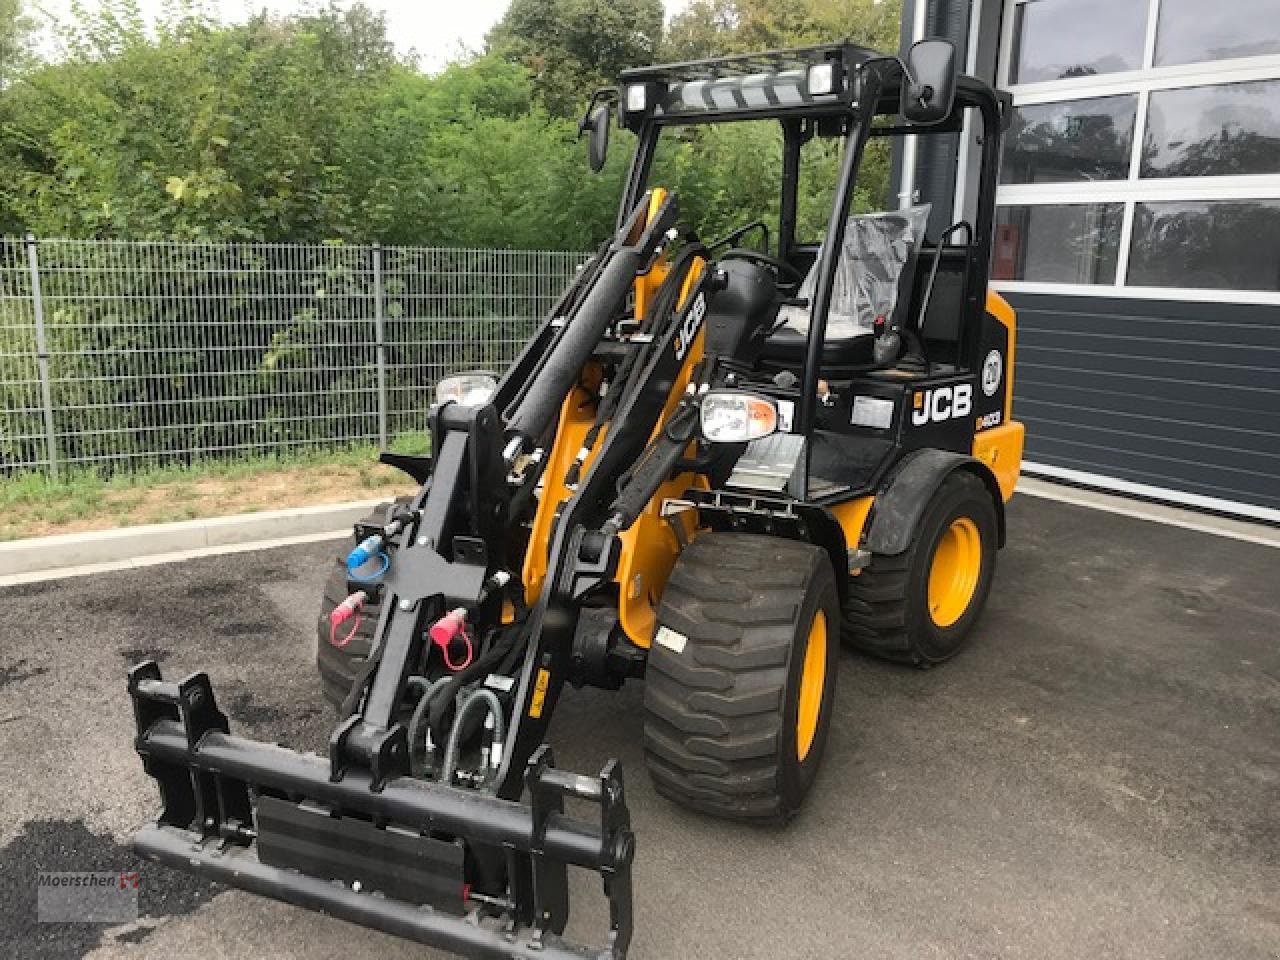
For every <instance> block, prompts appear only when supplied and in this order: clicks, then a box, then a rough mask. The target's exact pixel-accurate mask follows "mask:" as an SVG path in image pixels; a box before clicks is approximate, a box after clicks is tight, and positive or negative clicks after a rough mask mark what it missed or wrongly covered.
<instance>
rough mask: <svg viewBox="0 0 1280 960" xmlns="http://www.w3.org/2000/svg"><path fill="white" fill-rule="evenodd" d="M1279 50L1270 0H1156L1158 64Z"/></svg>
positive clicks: (1279, 31)
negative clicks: (1157, 13)
mask: <svg viewBox="0 0 1280 960" xmlns="http://www.w3.org/2000/svg"><path fill="white" fill-rule="evenodd" d="M1268 53H1280V10H1277V9H1276V2H1275V0H1225V2H1222V0H1220V2H1217V3H1212V2H1206V0H1161V3H1160V18H1159V22H1158V25H1157V27H1156V56H1155V63H1156V66H1158V67H1164V66H1169V65H1171V64H1180V63H1202V62H1204V61H1206V60H1229V59H1231V58H1234V57H1257V56H1262V55H1263V54H1268Z"/></svg>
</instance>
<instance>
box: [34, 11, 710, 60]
mask: <svg viewBox="0 0 1280 960" xmlns="http://www.w3.org/2000/svg"><path fill="white" fill-rule="evenodd" d="M366 2H367V3H368V5H369V6H371V7H373V8H375V9H381V10H384V11H385V12H386V14H387V26H388V28H389V32H390V34H391V39H392V40H393V41H395V44H396V46H397V48H399V49H400V50H401V51H402V52H404V53H408V52H409V51H410V50H417V52H418V53H419V55H420V56H421V58H422V65H423V66H424V67H425V68H427V69H437V68H439V67H441V66H443V65H444V64H445V63H446V62H447V61H448V60H449V59H450V58H451V57H452V56H454V55H456V54H457V53H459V52H460V51H461V50H463V49H472V50H474V49H478V48H479V47H480V46H481V44H482V43H483V42H484V35H485V33H486V32H487V31H488V29H489V28H490V27H491V26H493V25H494V24H495V23H497V22H498V20H499V19H501V17H502V14H503V12H505V10H506V9H507V6H508V4H509V2H510V0H366ZM688 3H689V0H663V5H664V6H665V7H666V8H667V16H668V17H670V16H672V15H674V14H676V13H678V12H679V11H680V10H682V9H684V8H685V7H686V6H687V5H688ZM84 5H85V6H86V7H88V8H90V9H93V8H94V7H95V6H96V4H95V3H94V0H85V2H84ZM139 5H140V6H141V8H142V10H143V12H144V14H150V15H154V14H155V13H156V12H158V11H159V10H160V9H161V8H162V7H163V5H164V4H163V0H139ZM204 5H205V8H206V9H208V10H209V11H210V12H212V13H214V14H215V15H218V16H219V17H220V19H223V20H228V21H237V20H244V19H245V18H246V17H247V16H248V15H249V14H250V13H252V12H255V11H258V10H261V9H264V8H265V9H268V10H271V11H273V12H279V13H289V12H296V11H298V10H301V9H304V8H306V7H307V6H310V5H311V4H309V3H307V0H205V4H204ZM342 5H344V6H345V3H344V4H342ZM36 6H37V7H38V8H41V9H43V10H45V11H46V12H47V13H48V14H50V15H52V16H55V17H59V18H65V17H67V16H69V13H68V3H67V0H45V2H40V0H37V3H36Z"/></svg>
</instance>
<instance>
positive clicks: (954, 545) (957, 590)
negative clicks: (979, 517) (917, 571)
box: [929, 517, 982, 628]
mask: <svg viewBox="0 0 1280 960" xmlns="http://www.w3.org/2000/svg"><path fill="white" fill-rule="evenodd" d="M981 573H982V534H981V533H980V532H979V531H978V525H977V524H976V523H974V522H973V521H972V520H970V519H969V518H968V517H957V518H956V519H955V520H954V521H953V522H952V524H951V526H949V527H947V529H946V530H945V531H943V534H942V539H941V540H939V541H938V546H937V548H936V549H935V550H934V551H933V562H932V563H931V564H930V566H929V616H930V618H932V620H933V622H934V624H935V625H936V626H938V627H944V628H945V627H949V626H951V625H952V624H953V623H955V622H956V621H957V620H959V619H960V618H961V617H963V616H964V613H965V611H966V610H968V609H969V603H970V601H972V600H973V594H974V592H975V591H977V589H978V576H979V575H980V574H981Z"/></svg>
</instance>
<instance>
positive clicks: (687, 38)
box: [663, 0, 902, 60]
mask: <svg viewBox="0 0 1280 960" xmlns="http://www.w3.org/2000/svg"><path fill="white" fill-rule="evenodd" d="M901 15H902V3H901V0H694V2H693V3H691V4H690V5H689V6H688V7H687V8H685V10H684V11H683V12H682V13H680V15H679V16H677V17H675V18H674V19H673V20H672V22H671V25H670V27H669V28H668V30H667V37H666V42H665V46H664V50H663V59H670V60H685V59H701V58H704V57H714V56H722V55H724V54H729V53H747V52H750V51H754V50H769V49H776V48H779V47H794V46H803V45H806V44H813V43H827V42H830V41H833V40H841V39H846V38H847V39H849V40H852V41H853V42H854V43H857V44H860V45H862V46H866V47H871V48H873V49H876V50H886V51H893V50H896V49H897V48H898V25H899V23H900V18H901Z"/></svg>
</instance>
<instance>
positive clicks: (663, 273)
mask: <svg viewBox="0 0 1280 960" xmlns="http://www.w3.org/2000/svg"><path fill="white" fill-rule="evenodd" d="M666 199H667V191H666V190H665V189H663V188H662V187H654V188H653V192H652V193H651V194H650V195H649V210H648V212H647V213H646V214H645V218H646V222H647V221H648V220H651V219H653V216H654V214H656V213H657V212H658V210H659V209H660V208H661V207H662V204H663V202H664V201H666ZM670 270H671V267H670V265H669V264H668V263H667V261H666V259H664V258H662V257H659V258H658V259H657V260H656V261H654V264H653V266H652V267H650V268H649V272H648V273H642V274H640V276H638V277H636V285H635V289H636V320H637V321H639V320H642V319H644V315H645V314H646V313H648V312H649V304H650V303H651V302H652V301H653V295H654V294H655V293H657V292H658V288H659V287H660V286H662V281H663V280H665V279H667V274H668V273H669V272H670Z"/></svg>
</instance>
